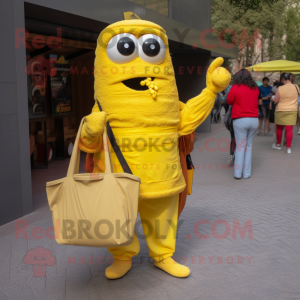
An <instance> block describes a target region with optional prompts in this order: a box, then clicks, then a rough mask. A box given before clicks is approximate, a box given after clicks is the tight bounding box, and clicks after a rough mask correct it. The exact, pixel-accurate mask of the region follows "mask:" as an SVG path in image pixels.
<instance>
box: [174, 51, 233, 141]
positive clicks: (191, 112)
mask: <svg viewBox="0 0 300 300" xmlns="http://www.w3.org/2000/svg"><path fill="white" fill-rule="evenodd" d="M223 62H224V59H223V58H221V57H219V58H217V59H215V60H214V61H213V62H212V64H211V65H210V67H209V68H208V71H207V75H206V84H207V87H206V88H205V89H204V90H203V91H202V92H201V94H200V95H198V96H196V97H195V98H192V99H190V100H189V101H188V102H187V103H186V105H182V104H180V124H179V128H178V133H179V136H182V135H188V134H190V133H192V132H193V131H195V129H196V128H197V127H198V126H199V125H200V124H201V123H202V122H203V121H204V120H205V119H206V118H207V117H208V115H209V114H210V112H211V110H212V108H213V106H214V104H215V99H216V97H217V93H220V92H222V91H223V90H225V89H226V88H227V87H228V85H229V83H230V80H231V75H230V73H229V72H228V71H227V70H226V69H224V68H222V67H221V65H222V64H223Z"/></svg>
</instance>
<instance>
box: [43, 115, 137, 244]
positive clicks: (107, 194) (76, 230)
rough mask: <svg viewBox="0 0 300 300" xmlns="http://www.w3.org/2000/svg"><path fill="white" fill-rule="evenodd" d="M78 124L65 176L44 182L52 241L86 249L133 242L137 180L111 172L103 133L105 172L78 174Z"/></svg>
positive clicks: (109, 158) (106, 143)
mask: <svg viewBox="0 0 300 300" xmlns="http://www.w3.org/2000/svg"><path fill="white" fill-rule="evenodd" d="M83 122H84V119H82V121H81V123H80V127H79V130H78V133H77V137H76V141H75V144H74V149H73V152H72V156H71V160H70V165H69V169H68V173H67V177H65V178H62V179H59V180H55V181H51V182H47V186H46V190H47V197H48V202H49V206H50V210H51V212H52V219H53V224H54V233H55V239H56V241H57V242H58V243H59V244H64V245H77V246H88V247H114V246H125V245H129V244H131V243H132V242H133V237H134V231H135V224H136V219H137V214H138V199H139V188H140V178H139V177H137V176H134V175H130V174H125V173H113V168H112V161H111V154H110V151H109V146H108V139H107V133H106V130H105V131H104V134H103V142H104V151H105V165H106V168H105V173H85V174H78V170H79V160H80V150H79V147H78V142H79V138H80V133H81V129H82V125H83Z"/></svg>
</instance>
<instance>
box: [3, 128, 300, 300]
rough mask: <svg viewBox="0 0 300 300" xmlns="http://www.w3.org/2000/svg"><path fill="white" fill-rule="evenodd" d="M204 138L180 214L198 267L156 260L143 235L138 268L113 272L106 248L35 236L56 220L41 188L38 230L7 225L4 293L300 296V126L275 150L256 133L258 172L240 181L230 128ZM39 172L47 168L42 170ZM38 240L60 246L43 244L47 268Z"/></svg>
mask: <svg viewBox="0 0 300 300" xmlns="http://www.w3.org/2000/svg"><path fill="white" fill-rule="evenodd" d="M196 138H197V141H196V144H195V150H194V152H193V154H192V158H193V161H194V164H195V166H196V170H195V175H194V185H193V194H192V195H191V196H189V197H188V200H187V205H186V208H185V210H184V211H183V213H182V216H181V218H180V223H179V230H178V239H177V247H176V253H175V255H174V256H175V257H176V259H177V261H178V262H180V263H184V264H185V265H187V266H189V267H190V269H191V275H190V276H189V277H188V278H186V279H178V278H174V277H171V276H170V275H168V274H166V273H164V272H163V271H161V270H159V269H157V268H155V267H154V266H153V264H152V262H151V260H149V257H148V249H147V245H146V242H145V240H144V239H141V240H140V244H141V252H140V254H139V255H138V256H137V257H135V258H134V260H133V268H132V270H131V271H130V272H129V273H128V274H127V275H126V276H125V277H124V278H122V279H119V280H115V281H109V280H107V279H106V278H105V275H104V270H105V268H106V267H107V266H108V265H109V263H111V255H110V254H109V253H108V252H107V250H106V249H100V248H88V247H73V246H62V245H59V244H57V243H56V242H55V241H54V240H51V239H49V238H47V237H45V234H43V236H42V238H40V239H37V238H33V237H32V233H31V230H32V229H33V228H35V227H41V229H43V231H44V232H45V231H46V229H47V228H48V227H51V226H52V219H51V213H50V211H49V208H48V206H47V199H46V194H45V192H44V191H43V189H39V192H38V193H37V194H36V195H35V198H34V201H35V202H34V203H35V208H36V210H35V212H34V213H32V214H30V215H28V216H25V217H24V218H22V220H25V221H26V222H28V224H29V225H28V230H27V231H26V232H28V236H29V239H25V237H23V236H22V235H20V236H19V238H18V237H16V236H15V232H14V228H15V223H14V222H12V223H9V224H7V225H4V226H2V227H0V266H1V268H0V300H6V299H13V300H17V299H22V300H27V299H28V300H33V299H36V300H43V299H45V300H46V299H47V300H54V299H55V300H60V299H70V300H71V299H72V300H75V299H85V300H94V299H105V300H110V299H122V300H123V299H124V300H125V299H130V300H133V299H172V300H173V299H174V300H175V299H209V300H210V299H216V300H220V299H226V300H234V299H237V300H240V299H243V300H246V299H251V300H252V299H255V300H256V299H268V300H269V299H270V300H271V299H272V300H273V299H274V300H275V299H278V300H282V299H300V279H299V278H300V239H299V230H300V218H299V213H300V197H299V192H300V162H299V157H300V136H297V135H295V137H294V142H293V143H294V145H293V147H292V151H293V152H292V154H291V155H287V154H286V152H285V149H282V150H281V151H276V150H273V149H272V148H271V145H272V142H273V139H272V138H270V137H257V136H255V138H254V146H253V168H252V170H253V171H252V177H251V178H250V179H242V180H240V181H238V180H235V179H234V178H233V170H231V169H229V168H228V167H227V166H226V160H227V157H228V151H227V150H226V148H228V145H227V141H228V140H229V138H230V135H229V133H228V132H227V131H226V129H225V128H224V126H223V125H222V124H217V125H213V132H212V133H211V134H198V133H197V136H196ZM223 149H225V150H226V152H224V151H225V150H223ZM60 163H61V162H60ZM64 164H65V165H67V162H64ZM53 168H59V165H56V167H53ZM51 172H54V171H53V170H52V171H51ZM51 172H50V173H49V174H50V175H51ZM53 174H54V173H53ZM50 175H49V176H50ZM32 176H33V178H36V177H35V176H37V177H38V175H37V173H36V171H33V175H32ZM53 176H54V175H53ZM50 177H51V176H50ZM51 180H52V179H51ZM39 184H40V185H42V183H39ZM39 188H40V186H39ZM38 230H39V229H36V231H35V232H33V234H36V237H38V236H39V235H40V234H39V233H40V232H41V231H38ZM38 238H39V237H38ZM37 247H43V249H44V250H45V251H46V250H51V252H49V251H48V252H43V253H44V254H43V255H44V257H45V259H46V261H47V263H48V265H47V267H46V268H44V267H41V268H37V267H35V266H34V262H30V261H28V260H26V258H25V257H26V254H28V251H29V250H30V249H36V248H37ZM44 250H42V251H44ZM37 255H38V254H37ZM91 257H93V259H91ZM53 258H54V259H53ZM53 261H54V264H52V263H53Z"/></svg>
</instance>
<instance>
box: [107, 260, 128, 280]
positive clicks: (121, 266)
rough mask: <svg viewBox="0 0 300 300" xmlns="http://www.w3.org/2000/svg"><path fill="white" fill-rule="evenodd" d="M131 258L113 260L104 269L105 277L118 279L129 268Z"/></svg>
mask: <svg viewBox="0 0 300 300" xmlns="http://www.w3.org/2000/svg"><path fill="white" fill-rule="evenodd" d="M131 265H132V263H131V260H117V259H116V260H114V262H113V263H112V265H111V266H109V267H107V268H106V269H105V276H106V278H107V279H118V278H121V277H123V276H124V275H125V274H126V273H127V272H128V271H129V270H130V269H131Z"/></svg>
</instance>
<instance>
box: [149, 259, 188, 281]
mask: <svg viewBox="0 0 300 300" xmlns="http://www.w3.org/2000/svg"><path fill="white" fill-rule="evenodd" d="M154 265H155V267H157V268H160V269H162V270H164V271H165V272H167V273H168V274H170V275H172V276H174V277H188V276H189V275H190V272H191V271H190V269H189V268H188V267H186V266H183V265H180V264H179V263H177V262H176V261H175V260H174V259H173V258H171V257H168V258H165V259H164V260H162V261H155V262H154Z"/></svg>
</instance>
